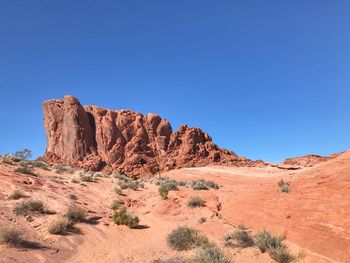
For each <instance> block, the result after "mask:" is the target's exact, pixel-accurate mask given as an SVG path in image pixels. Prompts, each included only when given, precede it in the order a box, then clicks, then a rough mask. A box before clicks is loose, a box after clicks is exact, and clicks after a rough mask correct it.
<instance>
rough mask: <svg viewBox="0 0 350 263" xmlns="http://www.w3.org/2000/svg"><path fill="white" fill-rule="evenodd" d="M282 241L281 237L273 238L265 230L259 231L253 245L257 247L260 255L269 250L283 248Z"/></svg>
mask: <svg viewBox="0 0 350 263" xmlns="http://www.w3.org/2000/svg"><path fill="white" fill-rule="evenodd" d="M282 241H283V238H282V237H279V236H273V235H271V234H270V233H269V232H267V231H266V230H263V231H261V232H260V233H258V234H257V235H256V237H255V244H256V245H257V246H258V248H259V249H260V251H261V252H262V253H264V252H266V251H269V250H270V249H282V248H285V245H284V244H283V242H282Z"/></svg>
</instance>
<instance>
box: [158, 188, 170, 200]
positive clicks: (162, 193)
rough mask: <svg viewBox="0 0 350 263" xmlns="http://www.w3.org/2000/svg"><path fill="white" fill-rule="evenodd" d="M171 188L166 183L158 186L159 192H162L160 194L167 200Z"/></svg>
mask: <svg viewBox="0 0 350 263" xmlns="http://www.w3.org/2000/svg"><path fill="white" fill-rule="evenodd" d="M169 191H170V190H169V188H168V187H167V186H166V185H161V186H160V187H159V188H158V192H159V194H160V196H161V197H162V198H163V199H164V200H165V199H168V194H169Z"/></svg>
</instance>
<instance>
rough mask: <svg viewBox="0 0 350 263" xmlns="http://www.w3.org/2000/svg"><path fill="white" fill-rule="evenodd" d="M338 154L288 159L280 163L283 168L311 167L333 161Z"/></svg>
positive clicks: (311, 155)
mask: <svg viewBox="0 0 350 263" xmlns="http://www.w3.org/2000/svg"><path fill="white" fill-rule="evenodd" d="M338 155H339V154H332V155H330V156H320V155H315V154H310V155H305V156H301V157H294V158H288V159H286V160H284V161H283V162H282V166H283V167H299V168H303V167H312V166H315V165H317V164H320V163H323V162H326V161H329V160H331V159H334V158H335V157H337V156H338Z"/></svg>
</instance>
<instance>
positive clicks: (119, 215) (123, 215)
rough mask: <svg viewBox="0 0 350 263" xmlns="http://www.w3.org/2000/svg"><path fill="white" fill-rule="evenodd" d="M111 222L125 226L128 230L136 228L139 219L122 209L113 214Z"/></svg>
mask: <svg viewBox="0 0 350 263" xmlns="http://www.w3.org/2000/svg"><path fill="white" fill-rule="evenodd" d="M113 221H114V223H116V224H117V225H126V226H128V227H129V228H136V227H137V226H138V225H139V222H140V219H139V218H138V217H137V216H136V215H135V214H133V213H131V212H129V211H127V210H126V208H125V207H124V208H122V209H121V210H119V211H115V212H114V214H113Z"/></svg>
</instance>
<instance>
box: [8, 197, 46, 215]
mask: <svg viewBox="0 0 350 263" xmlns="http://www.w3.org/2000/svg"><path fill="white" fill-rule="evenodd" d="M13 211H14V212H15V214H16V215H27V214H28V213H30V212H37V213H41V214H43V213H45V209H44V204H43V202H41V201H33V200H30V201H27V202H23V203H21V204H19V205H17V206H16V207H15V208H14V209H13Z"/></svg>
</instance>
